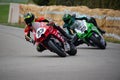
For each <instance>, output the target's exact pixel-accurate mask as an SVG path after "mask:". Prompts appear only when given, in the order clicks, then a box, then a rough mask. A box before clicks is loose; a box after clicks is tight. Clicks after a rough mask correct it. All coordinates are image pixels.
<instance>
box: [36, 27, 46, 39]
mask: <svg viewBox="0 0 120 80" xmlns="http://www.w3.org/2000/svg"><path fill="white" fill-rule="evenodd" d="M45 31H46V29H45V28H38V29H37V31H36V38H40V37H41V35H42V34H44V33H45Z"/></svg>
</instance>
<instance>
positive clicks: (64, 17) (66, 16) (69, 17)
mask: <svg viewBox="0 0 120 80" xmlns="http://www.w3.org/2000/svg"><path fill="white" fill-rule="evenodd" d="M71 18H72V16H71V15H70V14H64V16H63V21H64V22H65V23H69V21H70V20H71Z"/></svg>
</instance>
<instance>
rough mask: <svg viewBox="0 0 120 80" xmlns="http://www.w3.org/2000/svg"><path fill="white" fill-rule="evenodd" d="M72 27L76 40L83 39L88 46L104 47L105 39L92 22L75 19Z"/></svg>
mask: <svg viewBox="0 0 120 80" xmlns="http://www.w3.org/2000/svg"><path fill="white" fill-rule="evenodd" d="M72 28H73V29H72V30H73V32H74V33H76V36H77V38H78V40H79V39H80V40H83V42H84V43H86V44H87V45H88V46H89V45H90V46H93V47H98V48H100V49H105V48H106V41H105V40H104V38H103V35H102V34H101V33H100V32H99V30H98V29H97V28H96V27H95V26H94V25H93V24H92V23H87V22H86V21H85V20H76V21H75V23H74V24H73V25H72ZM75 43H76V42H75Z"/></svg>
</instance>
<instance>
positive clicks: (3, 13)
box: [0, 4, 9, 23]
mask: <svg viewBox="0 0 120 80" xmlns="http://www.w3.org/2000/svg"><path fill="white" fill-rule="evenodd" d="M8 13H9V5H7V4H6V5H0V23H7V22H8Z"/></svg>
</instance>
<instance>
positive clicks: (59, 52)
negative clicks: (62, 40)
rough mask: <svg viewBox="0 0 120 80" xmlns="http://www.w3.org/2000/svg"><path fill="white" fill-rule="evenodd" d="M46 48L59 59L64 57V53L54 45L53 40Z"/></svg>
mask: <svg viewBox="0 0 120 80" xmlns="http://www.w3.org/2000/svg"><path fill="white" fill-rule="evenodd" d="M48 46H49V49H50V50H51V51H53V52H55V53H56V54H57V55H59V56H60V57H66V52H65V51H64V50H62V49H61V47H60V46H59V45H58V44H56V42H55V41H54V40H49V41H48Z"/></svg>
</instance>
